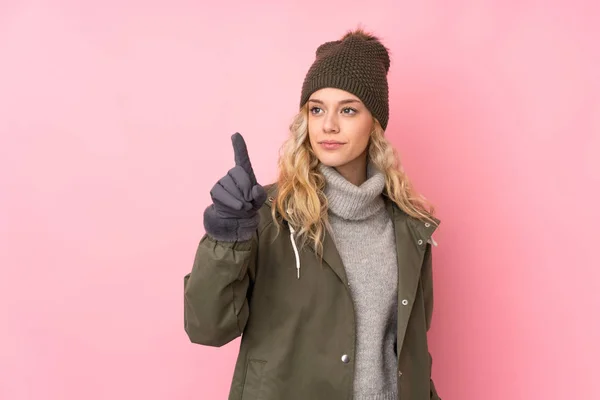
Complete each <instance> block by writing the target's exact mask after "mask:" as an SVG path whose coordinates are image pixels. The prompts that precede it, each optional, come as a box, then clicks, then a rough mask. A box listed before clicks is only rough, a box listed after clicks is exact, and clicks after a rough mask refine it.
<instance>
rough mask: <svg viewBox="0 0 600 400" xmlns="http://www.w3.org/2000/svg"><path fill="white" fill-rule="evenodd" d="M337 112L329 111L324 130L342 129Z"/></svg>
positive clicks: (324, 122)
mask: <svg viewBox="0 0 600 400" xmlns="http://www.w3.org/2000/svg"><path fill="white" fill-rule="evenodd" d="M337 118H338V117H337V114H336V113H327V114H326V115H325V118H324V121H323V132H325V133H337V132H339V131H340V126H339V124H338V119H337Z"/></svg>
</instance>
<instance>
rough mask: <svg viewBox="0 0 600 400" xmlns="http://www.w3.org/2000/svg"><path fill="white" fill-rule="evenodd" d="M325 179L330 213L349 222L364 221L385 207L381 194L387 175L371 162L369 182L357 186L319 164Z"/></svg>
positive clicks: (332, 169) (368, 172)
mask: <svg viewBox="0 0 600 400" xmlns="http://www.w3.org/2000/svg"><path fill="white" fill-rule="evenodd" d="M319 170H320V171H321V173H322V174H323V176H324V177H325V181H326V184H325V189H324V192H325V196H326V197H327V200H328V202H329V211H330V212H331V213H333V214H334V215H337V216H338V217H341V218H344V219H348V220H363V219H366V218H369V217H370V216H372V215H373V214H375V213H377V212H378V211H380V210H381V209H382V208H383V207H385V202H384V200H383V197H382V196H381V194H382V193H383V189H384V188H385V175H384V174H383V172H381V171H379V170H378V169H377V168H376V167H375V166H374V165H373V164H372V163H371V162H369V164H368V165H367V180H366V181H365V182H364V183H363V184H362V185H360V186H356V185H354V184H353V183H351V182H349V181H348V180H346V178H344V177H343V176H342V175H341V174H340V173H339V172H338V171H337V170H336V169H335V168H333V167H328V166H326V165H324V164H323V163H319Z"/></svg>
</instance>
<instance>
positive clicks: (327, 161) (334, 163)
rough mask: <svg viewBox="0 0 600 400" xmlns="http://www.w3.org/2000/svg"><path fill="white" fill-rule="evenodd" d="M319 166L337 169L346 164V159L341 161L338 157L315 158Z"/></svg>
mask: <svg viewBox="0 0 600 400" xmlns="http://www.w3.org/2000/svg"><path fill="white" fill-rule="evenodd" d="M317 158H318V159H319V161H320V162H321V164H323V165H326V166H328V167H332V168H337V167H340V166H342V165H344V164H346V163H347V162H348V160H346V159H341V158H340V157H327V156H325V157H321V156H318V157H317Z"/></svg>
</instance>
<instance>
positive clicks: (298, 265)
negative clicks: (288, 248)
mask: <svg viewBox="0 0 600 400" xmlns="http://www.w3.org/2000/svg"><path fill="white" fill-rule="evenodd" d="M288 226H289V227H290V240H291V242H292V247H293V248H294V254H295V255H296V270H297V271H298V279H300V255H299V254H298V248H297V247H296V241H295V240H294V233H295V232H296V230H295V229H294V227H293V226H292V225H290V224H288Z"/></svg>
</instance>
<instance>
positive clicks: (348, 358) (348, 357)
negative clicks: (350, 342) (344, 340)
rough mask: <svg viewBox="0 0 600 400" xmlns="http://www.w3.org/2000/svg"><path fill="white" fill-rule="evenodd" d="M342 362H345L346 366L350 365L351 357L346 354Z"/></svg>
mask: <svg viewBox="0 0 600 400" xmlns="http://www.w3.org/2000/svg"><path fill="white" fill-rule="evenodd" d="M342 362H343V363H344V364H348V363H349V362H350V356H348V354H344V355H343V356H342Z"/></svg>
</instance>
